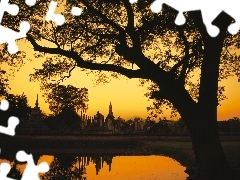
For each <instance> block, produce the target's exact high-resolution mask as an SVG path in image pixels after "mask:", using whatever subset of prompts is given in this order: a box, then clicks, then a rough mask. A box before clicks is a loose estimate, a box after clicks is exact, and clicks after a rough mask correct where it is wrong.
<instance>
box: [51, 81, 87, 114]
mask: <svg viewBox="0 0 240 180" xmlns="http://www.w3.org/2000/svg"><path fill="white" fill-rule="evenodd" d="M47 102H48V103H49V109H50V110H51V111H52V112H54V114H59V113H60V112H61V111H62V110H63V109H72V110H74V111H75V112H78V110H80V109H81V110H86V109H87V102H88V89H87V88H76V87H74V86H71V85H68V86H65V85H57V86H56V87H54V88H53V89H52V90H51V92H50V93H48V95H47Z"/></svg>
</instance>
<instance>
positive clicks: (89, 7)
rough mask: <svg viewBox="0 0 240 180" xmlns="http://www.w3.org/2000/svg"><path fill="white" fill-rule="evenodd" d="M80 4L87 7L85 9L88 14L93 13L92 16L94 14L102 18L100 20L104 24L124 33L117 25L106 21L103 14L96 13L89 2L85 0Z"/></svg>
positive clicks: (108, 20)
mask: <svg viewBox="0 0 240 180" xmlns="http://www.w3.org/2000/svg"><path fill="white" fill-rule="evenodd" d="M81 2H82V3H83V4H84V5H85V6H86V7H87V9H88V10H89V11H90V12H93V13H94V14H96V15H97V16H98V17H100V18H102V20H103V21H104V22H106V23H107V24H109V25H111V26H112V27H113V28H115V29H117V30H118V31H119V32H125V30H124V29H123V28H122V27H121V26H119V25H118V24H116V23H115V22H113V21H111V20H110V19H108V18H107V17H106V16H105V15H104V14H102V13H101V12H99V11H97V10H96V9H95V8H93V7H92V6H91V5H90V4H89V1H86V0H81Z"/></svg>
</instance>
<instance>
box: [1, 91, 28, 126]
mask: <svg viewBox="0 0 240 180" xmlns="http://www.w3.org/2000/svg"><path fill="white" fill-rule="evenodd" d="M4 99H7V100H8V102H9V108H8V110H7V111H5V112H4V111H0V116H1V124H2V123H3V124H4V125H5V126H7V124H8V123H7V122H8V118H9V117H10V116H16V117H18V118H19V120H20V121H25V120H27V119H28V118H29V116H30V113H31V107H30V106H29V105H28V100H27V97H26V95H24V94H22V95H14V94H9V93H7V94H6V95H5V96H4Z"/></svg>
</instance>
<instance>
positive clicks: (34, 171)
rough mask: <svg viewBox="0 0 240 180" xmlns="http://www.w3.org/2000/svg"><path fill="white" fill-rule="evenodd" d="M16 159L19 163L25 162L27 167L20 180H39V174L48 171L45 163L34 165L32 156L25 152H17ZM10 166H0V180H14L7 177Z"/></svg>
mask: <svg viewBox="0 0 240 180" xmlns="http://www.w3.org/2000/svg"><path fill="white" fill-rule="evenodd" d="M16 158H17V160H18V161H20V162H27V166H26V168H25V170H24V172H23V174H22V178H21V180H40V178H39V175H38V174H39V173H45V172H47V171H49V165H48V164H47V163H46V162H42V163H40V164H39V165H35V163H34V160H33V156H32V154H27V153H26V152H25V151H18V152H17V154H16ZM10 169H11V166H10V164H8V163H2V164H0V179H1V180H16V179H12V178H9V177H7V175H8V173H9V172H10Z"/></svg>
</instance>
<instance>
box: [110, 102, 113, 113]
mask: <svg viewBox="0 0 240 180" xmlns="http://www.w3.org/2000/svg"><path fill="white" fill-rule="evenodd" d="M109 114H111V115H113V112H112V103H111V101H110V105H109Z"/></svg>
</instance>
